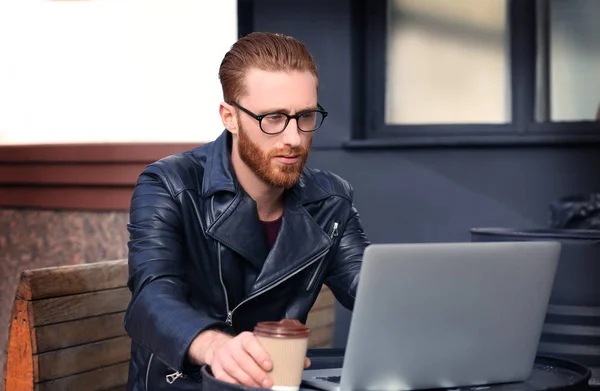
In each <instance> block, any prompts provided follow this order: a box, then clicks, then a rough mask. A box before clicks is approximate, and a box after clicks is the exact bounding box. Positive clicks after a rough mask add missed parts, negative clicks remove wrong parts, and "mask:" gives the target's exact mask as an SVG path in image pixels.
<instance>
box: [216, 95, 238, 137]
mask: <svg viewBox="0 0 600 391" xmlns="http://www.w3.org/2000/svg"><path fill="white" fill-rule="evenodd" d="M219 115H220V116H221V121H223V126H224V127H225V129H227V130H229V132H231V134H237V132H238V123H237V116H236V115H235V108H234V107H233V106H232V105H230V104H229V103H226V102H221V104H220V105H219Z"/></svg>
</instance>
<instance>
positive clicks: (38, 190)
mask: <svg viewBox="0 0 600 391" xmlns="http://www.w3.org/2000/svg"><path fill="white" fill-rule="evenodd" d="M132 192H133V185H131V186H83V185H82V186H65V185H60V186H43V185H26V186H2V190H1V191H0V207H3V208H35V209H60V210H95V211H119V210H120V211H128V210H129V203H130V201H131V194H132Z"/></svg>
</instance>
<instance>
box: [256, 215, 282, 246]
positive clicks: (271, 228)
mask: <svg viewBox="0 0 600 391" xmlns="http://www.w3.org/2000/svg"><path fill="white" fill-rule="evenodd" d="M260 224H261V225H262V228H263V232H264V234H265V240H266V242H267V247H268V248H269V250H270V249H271V248H272V247H273V245H274V244H275V239H277V234H278V233H279V227H280V226H281V217H280V218H278V219H277V220H274V221H261V222H260Z"/></svg>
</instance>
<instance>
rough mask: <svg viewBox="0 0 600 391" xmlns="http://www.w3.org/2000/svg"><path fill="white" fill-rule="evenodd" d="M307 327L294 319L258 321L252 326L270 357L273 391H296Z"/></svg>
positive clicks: (300, 380) (304, 351)
mask: <svg viewBox="0 0 600 391" xmlns="http://www.w3.org/2000/svg"><path fill="white" fill-rule="evenodd" d="M309 333H310V329H309V328H308V327H306V326H305V325H303V324H302V323H301V322H300V321H298V320H296V319H284V320H282V321H280V322H260V323H258V324H257V325H256V327H255V328H254V334H255V335H256V338H257V339H258V342H259V343H260V344H261V345H262V347H263V348H264V349H265V350H266V351H267V353H268V354H269V355H270V356H271V362H272V363H273V370H272V371H271V372H269V376H270V377H271V379H273V387H271V389H272V390H276V391H297V390H298V389H299V388H300V383H301V382H302V372H303V371H304V359H305V358H306V351H307V348H308V334H309Z"/></svg>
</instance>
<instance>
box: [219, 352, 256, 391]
mask: <svg viewBox="0 0 600 391" xmlns="http://www.w3.org/2000/svg"><path fill="white" fill-rule="evenodd" d="M228 353H230V354H224V355H223V356H221V365H223V369H224V370H225V372H226V373H227V374H228V375H229V376H231V377H232V378H234V379H235V380H237V382H238V383H239V384H241V385H244V386H248V387H261V385H260V383H257V382H256V381H254V379H253V377H252V376H251V375H249V374H248V373H247V372H246V370H245V369H244V368H242V367H241V366H240V365H239V364H238V362H237V360H242V361H244V359H243V358H241V359H240V358H239V357H238V356H240V355H246V360H245V361H252V359H251V358H250V357H249V356H248V355H247V354H246V353H245V352H244V351H243V350H241V349H239V350H236V349H234V350H233V351H232V352H228ZM254 365H255V366H256V369H258V370H260V369H259V368H258V365H256V363H255V364H254Z"/></svg>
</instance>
